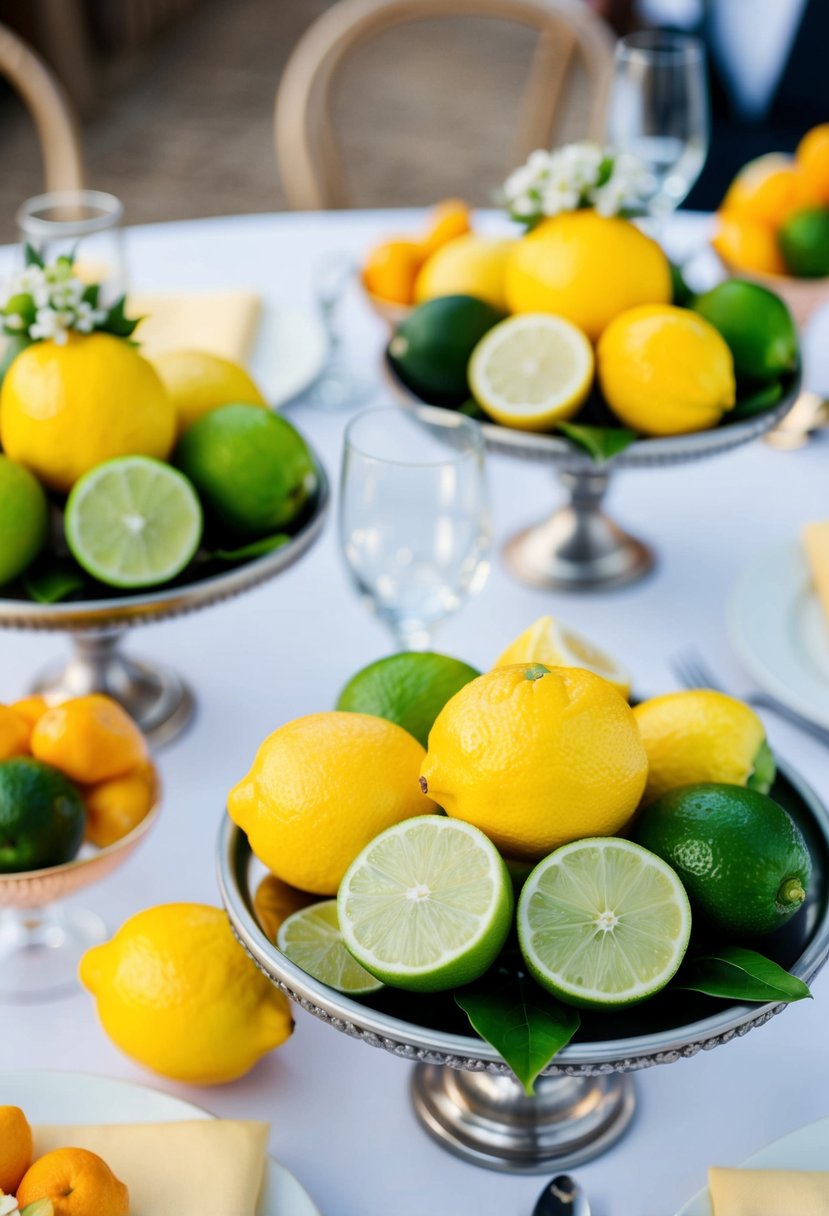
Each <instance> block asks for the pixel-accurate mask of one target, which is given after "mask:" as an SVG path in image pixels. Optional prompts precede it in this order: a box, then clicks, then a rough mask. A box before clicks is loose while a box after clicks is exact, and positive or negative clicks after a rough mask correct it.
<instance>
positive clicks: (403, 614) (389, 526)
mask: <svg viewBox="0 0 829 1216" xmlns="http://www.w3.org/2000/svg"><path fill="white" fill-rule="evenodd" d="M339 526H340V544H341V546H342V551H343V554H344V556H345V561H346V565H347V567H348V570H349V573H350V575H351V578H352V579H353V581H354V585H355V586H356V588H357V590H358V592H359V593H360V595H361V596H362V598H363V599H364V600H365V602H366V603H367V604H368V605H369V606H370V607H371V609H372V610H373V611H374V612H375V613H376V614H377V616H378V617H380V619H381V620H383V621H385V622H386V623H387V624H388V626H389V627H390V629H391V631H392V633H393V634H394V638H395V642H396V645H397V647H398V648H399V649H401V650H426V649H428V647H429V645H430V642H431V634H432V630H433V629H434V627H435V626H436V625H437V624H438V622H439V621H441V620H443V618H444V617H447V616H449V615H450V614H451V613H453V612H456V611H457V609H458V608H459V607H460V606H461V605H462V604H463V603H464V601H465V600H466V598H467V597H468V596H470V595H473V594H474V593H475V592H477V591H479V590H480V588H481V587H482V586H483V584H484V582H485V580H486V576H487V574H488V571H489V563H488V560H487V554H488V551H489V544H490V527H489V508H488V503H487V493H486V482H485V476H484V443H483V437H482V434H481V430H480V427H479V426H478V424H477V423H476V422H473V421H472V420H471V419H469V418H466V417H464V416H463V415H462V414H454V413H450V412H448V411H446V410H440V409H434V408H430V407H429V406H422V407H418V408H415V409H412V410H405V411H404V410H401V409H397V408H394V407H392V408H381V409H373V410H367V411H366V412H365V413H362V414H359V415H358V416H357V417H356V418H355V419H353V420H352V422H351V423H350V424H349V426H348V428H347V430H346V434H345V447H344V451H343V468H342V481H341V487H340V519H339Z"/></svg>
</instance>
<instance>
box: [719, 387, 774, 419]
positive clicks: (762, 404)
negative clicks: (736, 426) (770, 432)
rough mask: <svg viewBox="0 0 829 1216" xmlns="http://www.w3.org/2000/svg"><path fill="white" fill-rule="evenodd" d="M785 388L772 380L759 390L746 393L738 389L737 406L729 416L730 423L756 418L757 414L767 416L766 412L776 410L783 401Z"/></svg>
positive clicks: (755, 389) (755, 388)
mask: <svg viewBox="0 0 829 1216" xmlns="http://www.w3.org/2000/svg"><path fill="white" fill-rule="evenodd" d="M785 391H786V390H785V387H784V385H783V384H782V383H781V382H780V381H779V380H770V381H769V382H768V384H761V385H760V387H759V388H757V387H756V386H755V387H754V389H753V391H751V392H748V393H744V392H742V391H740V390H739V389H738V394H737V404H736V405H735V406H734V409H733V410H732V411H731V412H730V414H729V415H728V421H729V422H739V420H740V419H741V418H754V417H755V415H757V414H765V412H766V410H771V409H774V407H775V406H776V405H779V404H780V402H781V401H782V400H783V394H784V393H785Z"/></svg>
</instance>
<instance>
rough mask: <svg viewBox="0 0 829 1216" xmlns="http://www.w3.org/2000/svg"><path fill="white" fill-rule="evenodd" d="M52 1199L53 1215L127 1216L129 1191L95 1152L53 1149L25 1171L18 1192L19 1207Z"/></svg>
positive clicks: (80, 1149) (77, 1149) (75, 1149)
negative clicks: (39, 1200)
mask: <svg viewBox="0 0 829 1216" xmlns="http://www.w3.org/2000/svg"><path fill="white" fill-rule="evenodd" d="M38 1199H51V1201H52V1205H53V1207H54V1216H128V1213H129V1210H130V1199H129V1192H128V1190H127V1188H126V1187H125V1186H124V1184H123V1182H119V1180H118V1179H117V1178H116V1177H115V1175H114V1174H113V1172H112V1170H111V1169H110V1168H109V1166H108V1165H107V1163H106V1161H104V1160H103V1159H102V1158H101V1157H99V1156H98V1154H97V1153H90V1152H89V1151H88V1150H87V1149H85V1148H56V1149H55V1150H54V1151H53V1152H51V1153H46V1155H45V1156H44V1157H41V1158H39V1160H37V1161H36V1162H35V1163H34V1165H33V1166H32V1167H31V1168H30V1169H29V1170H28V1171H27V1172H26V1175H25V1177H24V1178H23V1181H22V1182H21V1183H20V1186H19V1187H18V1190H17V1202H18V1203H19V1205H20V1207H21V1208H25V1207H26V1205H27V1204H30V1203H35V1202H36V1201H37V1200H38Z"/></svg>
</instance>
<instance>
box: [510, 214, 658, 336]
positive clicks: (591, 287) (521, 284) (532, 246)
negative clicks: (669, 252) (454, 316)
mask: <svg viewBox="0 0 829 1216" xmlns="http://www.w3.org/2000/svg"><path fill="white" fill-rule="evenodd" d="M672 290H673V289H672V286H671V268H670V264H669V262H668V259H667V258H666V257H665V254H664V253H663V252H662V250H661V249H660V247H659V245H657V243H656V241H652V240H651V239H650V237H647V236H645V234H644V233H643V232H640V231H639V229H638V228H636V227H635V226H634V225H633V224H631V223H629V222H628V220H623V219H618V218H606V217H604V216H601V215H596V213H595V212H594V211H570V212H567V213H566V214H563V215H557V216H554V217H553V218H552V219H548V220H544V221H542V223H540V224H539V225H538V226H537V227H536V228H534V229H533V230H532V232H530V233H529V234H528V235H527V236H525V237H523V238H522V239H521V240H520V241H516V242H515V245H514V248H513V252H512V256H511V257H510V259H509V263H508V265H507V271H506V294H507V305H508V307H509V309H510V311H512V312H554V313H558V314H559V316H562V317H566V319H567V320H568V321H572V322H573V324H574V325H577V326H578V327H579V329H582V330H584V332H585V333H586V334H587V336H588V337H589V338H590V339H591V341H593V342H595V341H597V340H598V338H599V336H600V335H601V333H602V330H604V328H605V327H606V326H607V325H609V324H610V322H611V321H612V320H613V318H614V317H617V316H618V315H619V313H622V312H625V311H626V310H627V309H629V308H633V307H634V306H635V305H637V304H667V303H668V301H669V300H670V299H671V296H672Z"/></svg>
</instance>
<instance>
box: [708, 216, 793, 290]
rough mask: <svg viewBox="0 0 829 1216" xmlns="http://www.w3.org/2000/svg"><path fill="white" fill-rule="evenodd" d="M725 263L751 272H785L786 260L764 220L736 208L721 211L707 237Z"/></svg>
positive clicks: (772, 231)
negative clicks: (713, 230) (734, 209)
mask: <svg viewBox="0 0 829 1216" xmlns="http://www.w3.org/2000/svg"><path fill="white" fill-rule="evenodd" d="M711 244H712V245H713V246H714V248H715V249H716V251H717V253H718V254H719V255H720V257H721V258H722V260H723V261H724V262H725V264H726V266H728V267H732V268H734V269H736V270H749V271H754V273H755V274H785V273H786V263H785V262H784V261H783V254H782V253H781V252H780V246H779V245H778V244H777V234H776V233H775V231H774V229H773V228H772V226H771V224H767V223H766V221H765V220H756V219H753V218H752V216H750V215H743V214H742V213H741V212H737V211H723V212H721V213H720V215H719V216H718V217H717V230H716V232H715V233H714V236H713V237H712V238H711Z"/></svg>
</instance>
